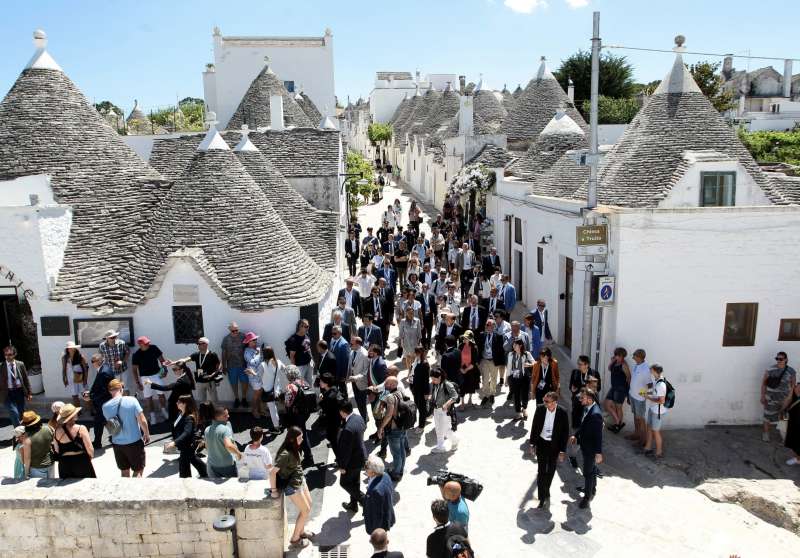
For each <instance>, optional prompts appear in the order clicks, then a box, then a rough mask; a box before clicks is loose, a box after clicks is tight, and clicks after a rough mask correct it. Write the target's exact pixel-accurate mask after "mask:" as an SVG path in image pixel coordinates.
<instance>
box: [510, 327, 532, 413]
mask: <svg viewBox="0 0 800 558" xmlns="http://www.w3.org/2000/svg"><path fill="white" fill-rule="evenodd" d="M511 348H512V352H511V354H510V355H509V358H508V389H509V397H513V399H514V412H515V413H516V418H517V420H519V419H526V418H528V411H527V409H528V399H529V398H530V393H531V377H532V372H531V371H532V369H533V365H534V360H533V355H531V354H530V353H529V352H528V351H526V350H525V341H524V340H523V339H522V338H520V337H518V338H517V339H514V341H513V342H512V344H511Z"/></svg>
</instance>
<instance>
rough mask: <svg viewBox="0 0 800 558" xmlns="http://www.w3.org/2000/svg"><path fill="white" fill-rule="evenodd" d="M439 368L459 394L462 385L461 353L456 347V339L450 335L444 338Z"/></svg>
mask: <svg viewBox="0 0 800 558" xmlns="http://www.w3.org/2000/svg"><path fill="white" fill-rule="evenodd" d="M441 367H442V371H443V372H444V373H445V375H446V376H447V380H448V381H450V382H452V383H453V384H455V385H456V386H457V387H458V391H459V393H460V392H461V383H462V374H461V351H459V350H458V348H457V347H456V338H455V337H454V336H452V335H448V336H447V337H446V338H445V350H444V353H443V354H442V362H441Z"/></svg>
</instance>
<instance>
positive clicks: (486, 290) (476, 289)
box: [467, 263, 491, 307]
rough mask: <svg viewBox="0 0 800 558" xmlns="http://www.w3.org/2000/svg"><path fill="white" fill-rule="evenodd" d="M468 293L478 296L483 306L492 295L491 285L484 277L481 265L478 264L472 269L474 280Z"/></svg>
mask: <svg viewBox="0 0 800 558" xmlns="http://www.w3.org/2000/svg"><path fill="white" fill-rule="evenodd" d="M467 293H468V294H469V295H474V296H477V297H478V301H479V302H480V304H481V305H483V301H484V299H486V298H488V297H489V295H490V293H491V285H490V284H489V280H488V279H486V278H485V277H484V276H483V272H482V271H481V264H479V263H476V264H475V267H473V268H472V280H471V281H470V284H469V288H468V289H467ZM481 307H483V306H481Z"/></svg>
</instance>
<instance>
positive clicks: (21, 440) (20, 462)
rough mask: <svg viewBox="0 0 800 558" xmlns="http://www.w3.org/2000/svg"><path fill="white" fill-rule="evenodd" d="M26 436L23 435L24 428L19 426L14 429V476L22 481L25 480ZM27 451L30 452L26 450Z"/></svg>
mask: <svg viewBox="0 0 800 558" xmlns="http://www.w3.org/2000/svg"><path fill="white" fill-rule="evenodd" d="M27 439H28V435H27V434H26V433H25V427H24V426H22V425H21V424H20V425H19V426H15V427H14V438H13V441H12V449H13V451H14V476H13V478H14V479H16V480H23V479H25V478H27V475H26V474H25V455H24V454H25V451H26V449H25V442H26V441H27ZM28 451H30V450H29V449H28Z"/></svg>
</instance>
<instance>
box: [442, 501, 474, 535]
mask: <svg viewBox="0 0 800 558" xmlns="http://www.w3.org/2000/svg"><path fill="white" fill-rule="evenodd" d="M447 509H448V510H450V523H458V524H459V525H461V526H462V527H463V528H464V530H466V529H467V525H469V508H468V507H467V503H466V502H465V501H464V498H463V497H461V498H459V499H458V502H455V503H454V502H450V501H448V502H447Z"/></svg>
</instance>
